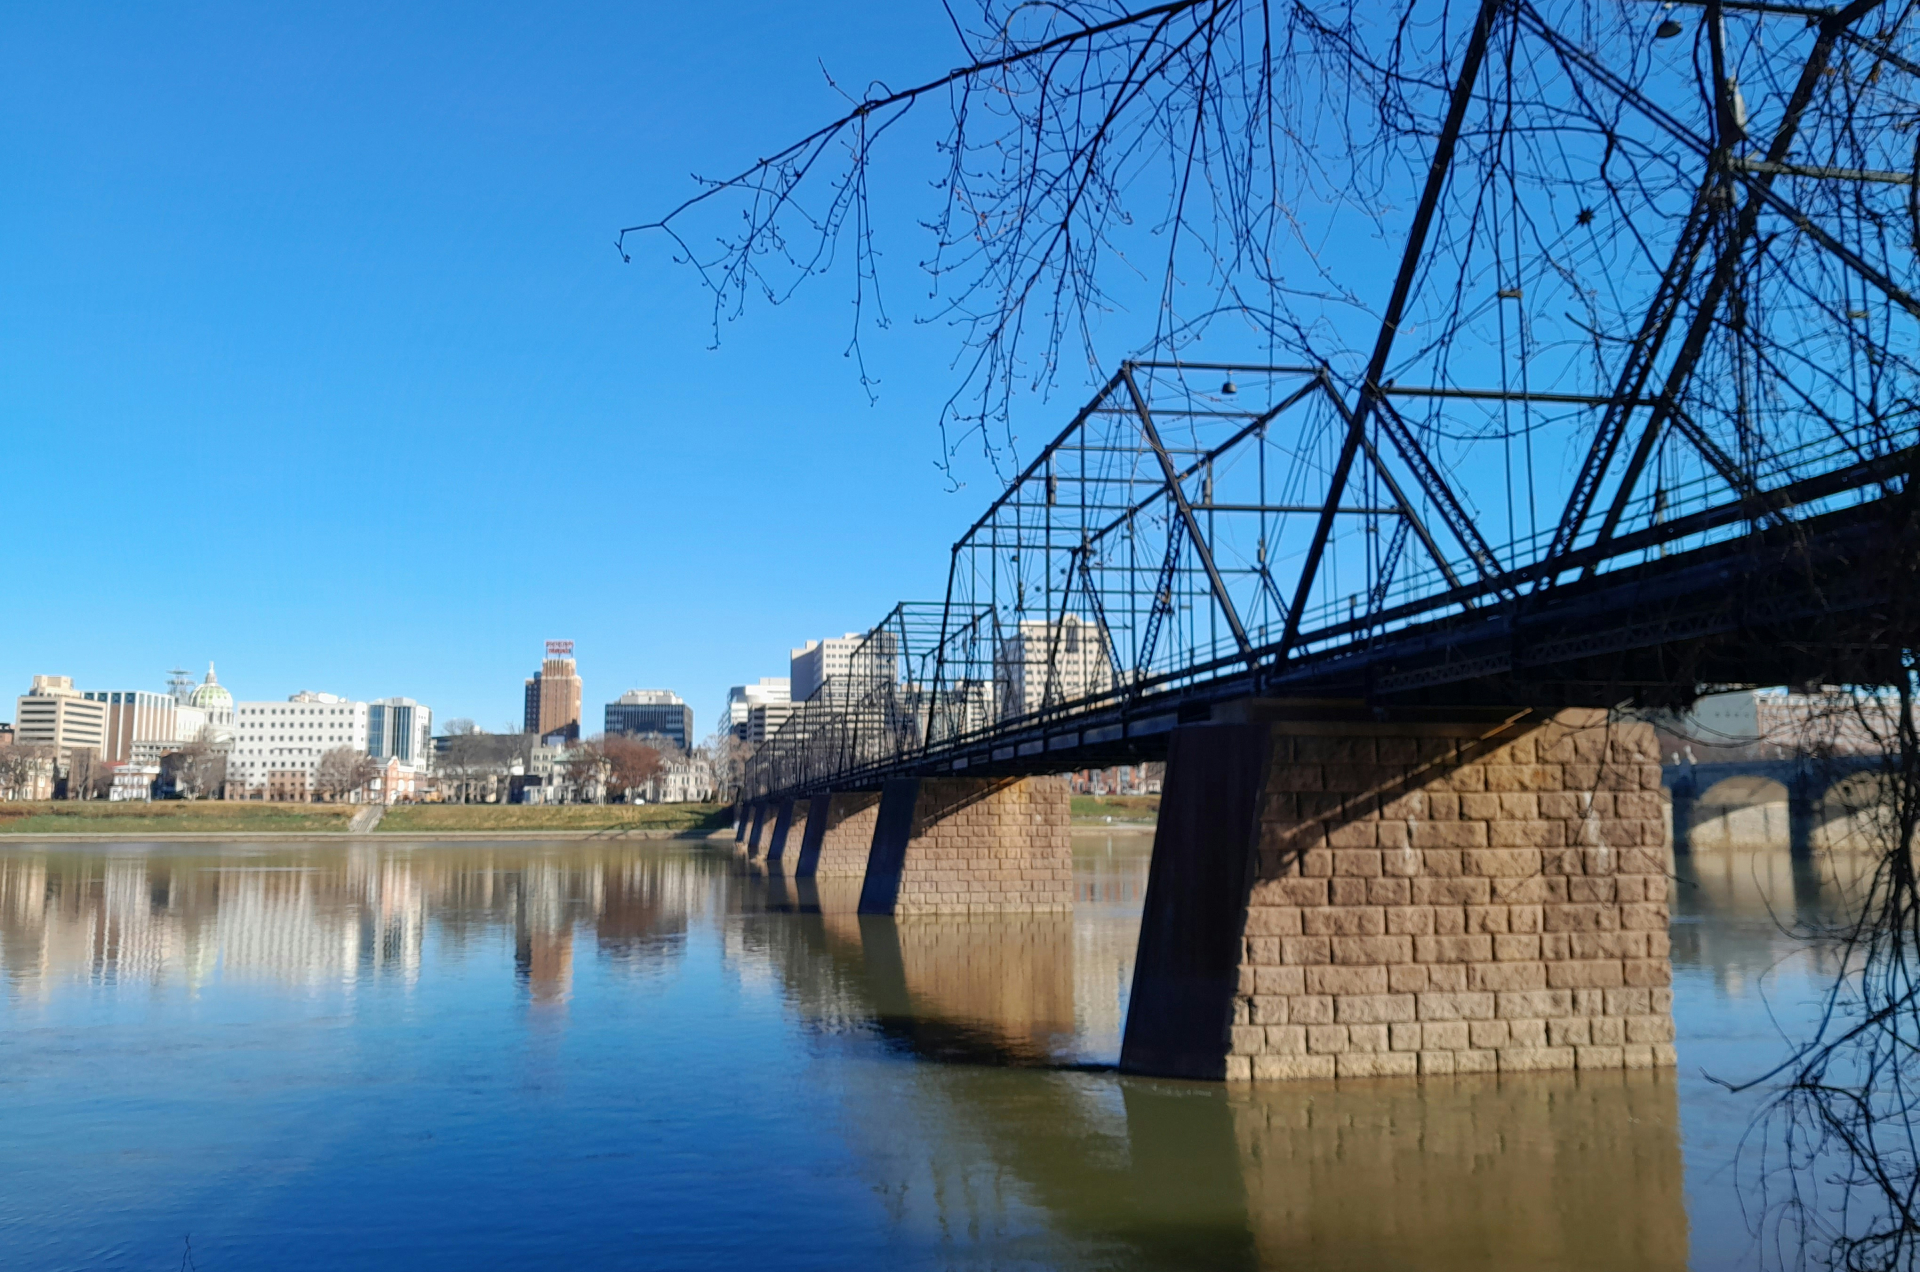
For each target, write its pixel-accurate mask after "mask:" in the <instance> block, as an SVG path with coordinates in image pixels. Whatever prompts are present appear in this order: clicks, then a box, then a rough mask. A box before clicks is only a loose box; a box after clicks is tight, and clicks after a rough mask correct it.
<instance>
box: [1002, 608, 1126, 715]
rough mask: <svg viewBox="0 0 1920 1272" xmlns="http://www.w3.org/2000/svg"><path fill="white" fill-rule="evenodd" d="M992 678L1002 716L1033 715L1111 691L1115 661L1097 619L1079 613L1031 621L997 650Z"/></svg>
mask: <svg viewBox="0 0 1920 1272" xmlns="http://www.w3.org/2000/svg"><path fill="white" fill-rule="evenodd" d="M1049 660H1051V665H1049ZM993 681H994V690H995V695H996V696H997V697H998V698H999V706H1000V714H1001V716H1002V717H1003V718H1008V717H1013V716H1023V715H1030V714H1032V713H1033V712H1035V711H1038V710H1040V709H1041V707H1042V706H1057V705H1059V704H1060V703H1063V702H1073V701H1075V700H1076V699H1080V698H1087V697H1092V696H1094V695H1096V694H1101V693H1107V692H1109V691H1111V690H1112V688H1113V684H1114V679H1113V659H1112V655H1111V653H1110V651H1109V650H1108V647H1107V641H1106V637H1105V635H1104V634H1103V633H1102V632H1101V630H1100V627H1099V625H1098V624H1097V623H1094V622H1091V621H1089V620H1087V619H1084V618H1081V617H1080V616H1079V615H1078V614H1068V615H1066V616H1064V617H1063V618H1061V619H1060V620H1059V621H1058V622H1047V621H1046V620H1044V619H1029V620H1028V621H1026V622H1023V623H1021V624H1019V626H1018V627H1016V628H1015V629H1014V633H1013V634H1012V635H1010V636H1007V637H1005V638H1004V639H1002V640H1001V641H1000V644H999V646H998V648H996V649H995V650H994V654H993Z"/></svg>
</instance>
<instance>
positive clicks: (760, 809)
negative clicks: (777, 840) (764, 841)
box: [747, 800, 768, 858]
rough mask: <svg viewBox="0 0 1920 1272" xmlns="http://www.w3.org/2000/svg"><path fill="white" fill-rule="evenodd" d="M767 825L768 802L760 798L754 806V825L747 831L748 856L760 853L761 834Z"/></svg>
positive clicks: (756, 855) (755, 855)
mask: <svg viewBox="0 0 1920 1272" xmlns="http://www.w3.org/2000/svg"><path fill="white" fill-rule="evenodd" d="M767 828H768V827H767V802H766V801H765V800H760V801H758V802H756V803H755V804H754V806H753V825H752V826H751V827H750V828H749V829H748V831H747V856H748V857H749V858H752V857H758V856H759V855H760V843H761V840H760V834H761V832H762V831H763V830H766V829H767Z"/></svg>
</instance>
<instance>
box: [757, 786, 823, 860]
mask: <svg viewBox="0 0 1920 1272" xmlns="http://www.w3.org/2000/svg"><path fill="white" fill-rule="evenodd" d="M812 811H813V800H812V799H810V798H809V797H807V796H804V795H803V796H800V797H798V798H794V797H789V798H787V799H782V800H776V801H774V806H773V832H772V834H771V835H770V836H769V837H768V839H767V869H768V870H781V871H785V872H786V873H788V874H792V873H794V870H793V864H794V859H795V858H797V857H798V856H799V855H800V843H801V840H803V839H804V838H805V837H806V833H807V819H808V816H809V815H810V814H811V813H812Z"/></svg>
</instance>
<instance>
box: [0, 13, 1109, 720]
mask: <svg viewBox="0 0 1920 1272" xmlns="http://www.w3.org/2000/svg"><path fill="white" fill-rule="evenodd" d="M0 48H4V49H6V50H7V70H6V74H5V75H4V76H0V112H4V123H3V126H0V164H4V168H5V170H6V172H7V174H8V176H7V180H6V182H5V185H4V193H0V241H3V242H4V247H3V248H0V410H4V412H5V430H4V437H5V443H4V444H5V454H6V460H7V465H6V467H7V471H8V472H9V474H10V475H11V477H12V480H11V482H10V483H9V489H8V492H7V496H6V502H7V512H8V522H9V524H10V527H11V529H12V542H13V549H14V557H13V569H12V575H13V581H14V587H13V594H14V595H15V597H16V598H18V599H17V601H16V604H15V605H14V607H13V609H12V612H11V614H10V615H9V621H8V622H7V623H5V624H4V625H0V683H4V684H13V685H17V686H18V688H14V689H5V690H0V694H11V693H17V692H21V691H24V689H25V686H26V682H27V679H28V677H29V676H30V675H32V674H34V673H38V672H50V673H65V674H69V675H72V676H74V677H75V678H76V679H77V680H78V681H80V682H82V683H83V684H84V685H86V686H89V687H101V688H107V687H112V688H153V689H158V688H160V687H161V685H162V682H163V680H164V673H165V671H166V669H167V668H168V667H171V666H173V665H175V664H176V663H178V664H181V665H185V666H188V667H192V668H194V669H196V671H199V670H204V668H205V665H206V662H207V661H208V660H209V659H215V660H218V663H219V668H220V674H221V679H222V680H223V682H225V683H227V684H229V685H230V686H231V687H232V688H233V689H234V690H235V692H236V693H238V694H239V695H240V696H242V697H280V696H283V695H285V694H288V693H290V692H293V691H295V690H298V689H302V688H314V689H323V690H330V691H334V692H340V693H345V694H350V695H353V696H356V697H373V696H380V695H388V694H408V695H412V696H414V697H417V698H419V699H421V700H423V701H425V702H427V703H429V704H430V705H432V706H433V707H434V708H435V709H436V711H437V712H439V714H440V715H441V716H442V717H443V718H445V717H450V716H471V717H473V718H475V719H477V720H479V721H480V722H481V723H482V724H483V725H486V726H487V727H499V726H501V725H504V724H506V723H508V722H510V721H513V720H515V719H517V716H518V712H519V687H520V682H521V680H522V678H523V677H524V676H526V675H527V674H528V673H530V672H531V671H532V670H534V667H535V664H536V662H537V659H538V656H539V652H540V647H541V642H542V641H543V640H545V639H547V638H549V637H566V638H571V639H574V640H576V641H577V642H578V644H579V656H580V662H581V673H582V675H583V677H584V678H585V681H586V694H587V699H588V703H589V717H590V720H589V725H590V727H591V725H592V723H593V720H592V717H594V716H596V715H597V704H598V703H601V702H604V701H606V700H607V699H609V698H610V697H612V696H613V695H615V694H617V693H618V692H620V691H621V690H624V689H627V688H630V687H669V688H673V689H676V690H679V691H680V692H681V693H683V694H684V695H685V696H686V697H687V698H688V700H689V701H690V702H691V703H692V704H693V705H694V707H695V708H696V710H697V712H698V716H699V720H700V724H701V726H702V729H703V731H704V729H705V728H707V727H709V726H710V725H711V723H712V722H713V720H714V718H715V716H716V714H717V713H718V711H719V709H720V704H721V701H722V697H723V695H724V692H725V688H726V686H727V685H728V684H730V683H734V682H737V681H739V680H741V679H743V678H752V677H756V676H760V675H780V674H785V659H786V651H787V649H788V647H789V646H790V645H792V644H795V643H798V642H799V641H801V640H802V639H805V638H808V637H813V636H820V635H827V634H838V633H840V632H842V631H846V630H851V629H854V628H858V627H864V626H866V625H867V624H869V623H871V622H873V621H875V620H876V619H878V618H879V617H880V615H882V614H883V613H884V612H885V610H886V609H887V608H888V606H890V605H891V604H892V602H893V601H895V600H897V599H900V598H901V597H903V596H924V595H935V594H937V591H938V589H939V587H940V586H941V584H942V582H943V580H944V573H943V571H944V566H945V554H946V550H947V548H948V546H949V545H950V544H951V543H952V541H953V539H954V538H955V537H956V535H957V534H958V532H959V531H960V530H961V529H963V528H964V527H965V526H966V524H967V523H969V522H970V521H971V520H972V519H973V517H974V516H976V515H977V514H978V512H979V511H980V509H981V508H982V507H983V506H984V504H985V502H986V500H987V499H988V498H989V497H990V490H989V488H988V487H987V486H986V485H982V484H979V483H975V484H974V485H972V486H970V487H969V488H967V489H965V490H962V491H960V492H958V493H950V492H949V491H948V489H947V484H946V482H945V480H944V479H943V478H942V476H941V475H940V473H939V472H938V471H937V470H936V467H935V460H936V458H937V457H938V454H939V444H938V439H937V435H936V433H935V431H934V423H933V422H934V419H935V416H936V414H937V411H938V407H939V404H940V402H941V401H942V400H943V399H944V397H945V396H946V394H947V393H948V392H949V391H950V390H951V386H952V380H951V376H950V373H949V371H948V362H949V359H950V357H951V343H950V339H949V338H947V337H944V336H943V335H942V334H941V333H940V332H938V331H936V330H934V329H931V328H914V327H912V326H911V325H908V324H899V325H896V326H895V328H894V329H893V330H892V332H890V333H887V334H885V335H884V336H882V337H880V338H878V339H877V340H876V341H875V342H874V343H873V344H872V345H871V346H870V357H871V358H872V359H873V361H874V365H875V366H876V369H877V370H878V372H879V374H880V375H881V377H882V379H883V384H882V388H881V393H880V399H879V402H878V404H877V405H872V406H870V405H869V404H868V402H867V399H866V396H865V395H864V393H863V392H862V390H861V388H860V385H859V383H858V379H857V376H856V374H855V373H854V371H853V369H852V367H851V365H850V364H849V363H848V361H847V360H846V359H845V358H844V357H843V356H842V353H843V349H844V346H845V343H846V334H847V330H848V327H847V323H848V308H847V304H846V295H845V292H844V291H843V290H841V289H839V288H835V287H832V286H825V287H817V288H814V289H812V290H810V291H808V292H806V293H803V294H802V296H801V297H800V298H799V299H798V300H797V301H796V302H795V303H793V304H791V305H789V306H787V307H784V308H781V309H777V310H766V309H761V310H759V311H757V312H753V313H751V314H750V315H749V317H748V318H747V319H746V320H745V321H744V322H741V323H736V324H733V325H732V326H730V327H729V328H728V329H727V330H726V331H725V332H724V335H723V340H722V343H721V345H720V347H719V348H718V349H717V350H714V349H711V348H710V345H711V331H710V328H709V326H708V322H707V319H708V310H707V305H706V302H705V300H704V299H703V296H702V294H701V293H700V292H699V291H698V289H697V287H696V285H695V282H694V279H693V278H692V276H691V275H690V274H689V273H687V272H686V271H684V270H682V269H679V268H677V267H675V266H673V265H672V264H671V263H670V262H669V260H668V258H667V255H666V252H665V251H664V249H663V248H662V247H661V246H660V245H658V244H644V243H643V244H642V245H641V250H639V251H636V252H635V255H634V261H633V263H632V264H629V265H623V264H621V262H620V259H619V257H618V256H617V255H616V253H615V252H614V250H613V247H612V242H611V240H612V238H613V235H614V232H615V231H616V230H617V229H618V227H620V226H622V225H625V224H629V223H632V222H634V221H638V220H644V219H646V218H647V216H648V215H649V214H652V213H656V212H658V211H659V210H661V209H662V208H664V207H665V206H667V205H668V204H669V203H671V202H673V201H677V199H678V198H680V197H682V196H683V195H684V194H685V193H686V192H687V191H688V190H689V189H690V186H689V184H688V180H687V174H688V173H689V171H692V170H701V171H706V172H715V171H718V170H721V169H725V168H728V167H730V166H736V165H738V164H739V163H740V162H741V161H742V160H745V159H750V158H753V157H755V156H757V155H759V154H761V153H764V151H765V150H766V149H767V148H768V147H769V144H770V143H771V142H772V141H773V140H775V139H778V138H783V137H785V136H787V135H789V134H790V133H792V132H793V131H794V130H795V129H796V127H798V126H799V125H801V124H810V123H811V122H813V121H815V120H816V119H824V118H826V117H828V116H829V114H830V113H832V112H833V111H834V108H835V106H836V99H835V98H834V97H833V96H832V94H831V92H830V90H829V89H828V88H827V87H826V86H825V84H824V83H823V80H822V76H821V70H820V65H819V62H820V61H824V62H825V63H826V65H827V66H828V67H829V68H830V69H832V70H833V71H834V72H835V73H836V74H839V75H842V76H845V77H847V78H848V79H849V80H851V81H852V82H854V83H858V82H860V81H861V80H862V79H864V78H865V77H866V76H868V75H873V74H879V73H882V72H885V73H888V74H890V75H896V76H897V75H900V74H902V73H906V72H914V73H924V72H928V71H937V70H939V69H943V68H944V67H946V66H948V65H951V64H952V62H953V60H954V56H953V54H954V49H953V44H952V38H951V36H950V34H949V33H948V31H947V28H946V27H945V19H944V17H943V16H942V15H941V13H940V10H939V7H938V6H937V5H931V4H929V5H889V4H883V3H836V4H831V5H819V4H810V5H803V6H796V5H789V4H765V3H746V2H740V0H734V2H730V3H727V4H724V5H691V6H689V5H641V6H632V5H618V6H616V5H593V4H566V5H540V6H526V5H513V6H502V5H482V4H462V5H458V6H455V5H446V6H435V5H429V4H411V5H398V6H390V5H371V4H362V5H354V4H337V3H336V4H328V5H301V4H281V5H271V6H268V5H246V6H243V5H219V4H198V5H195V4H181V5H172V6H76V5H55V4H37V3H16V4H12V5H8V6H5V8H4V12H0ZM912 259H914V258H912V257H911V256H906V257H904V259H903V260H902V264H910V263H911V260H912ZM900 278H901V279H902V280H903V281H904V282H905V283H906V284H907V288H908V290H911V287H912V284H913V281H914V280H913V279H912V278H911V271H910V270H906V271H902V273H901V274H900ZM1075 391H1076V392H1077V387H1076V389H1075ZM1063 410H1064V408H1063V407H1054V408H1047V409H1045V410H1044V411H1041V412H1040V413H1038V414H1036V416H1035V425H1036V427H1038V426H1040V425H1042V424H1044V426H1045V428H1046V430H1047V431H1051V429H1052V428H1054V427H1057V426H1058V423H1059V422H1060V419H1061V418H1063V417H1062V411H1063Z"/></svg>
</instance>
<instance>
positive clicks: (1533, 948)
mask: <svg viewBox="0 0 1920 1272" xmlns="http://www.w3.org/2000/svg"><path fill="white" fill-rule="evenodd" d="M1264 706H1265V704H1255V705H1254V706H1253V707H1252V708H1250V711H1249V715H1250V718H1251V719H1252V720H1254V721H1255V722H1253V723H1247V724H1208V725H1192V726H1185V727H1182V728H1181V729H1179V730H1177V731H1176V733H1175V735H1174V737H1173V739H1172V746H1171V751H1170V753H1169V756H1168V763H1167V776H1166V786H1165V793H1164V795H1163V798H1162V804H1161V812H1160V824H1159V828H1158V831H1157V833H1156V836H1155V840H1154V852H1153V864H1152V867H1151V871H1150V874H1149V879H1148V885H1147V900H1146V912H1145V915H1144V917H1143V921H1142V925H1141V932H1140V952H1139V958H1138V962H1137V964H1136V967H1135V973H1134V987H1133V997H1132V1002H1131V1005H1130V1008H1129V1013H1128V1018H1127V1029H1126V1036H1125V1041H1124V1044H1123V1047H1122V1053H1121V1068H1122V1069H1125V1070H1129V1071H1133V1072H1143V1073H1157V1074H1168V1075H1177V1076H1184V1077H1198V1078H1229V1079H1248V1078H1252V1079H1285V1078H1319V1077H1348V1076H1387V1075H1413V1074H1438V1073H1484V1072H1503V1073H1504V1072H1512V1071H1523V1070H1542V1069H1573V1068H1581V1069H1620V1068H1647V1067H1653V1066H1658V1065H1670V1064H1672V1063H1673V1062H1674V1058H1673V1046H1672V1042H1673V1022H1672V993H1671V991H1670V989H1669V988H1668V986H1669V981H1670V965H1669V960H1668V940H1667V868H1668V858H1669V852H1668V836H1669V834H1670V832H1671V820H1670V816H1669V812H1668V809H1667V806H1666V804H1665V802H1664V797H1663V793H1662V791H1661V786H1660V767H1659V754H1658V751H1657V748H1656V745H1655V742H1654V737H1653V730H1652V728H1651V726H1649V725H1645V724H1640V723H1627V722H1620V721H1612V722H1610V721H1609V720H1608V717H1607V714H1606V713H1605V712H1594V711H1564V712H1561V713H1560V714H1559V715H1557V716H1554V717H1551V718H1541V717H1535V716H1520V717H1517V718H1516V717H1512V716H1508V717H1507V718H1502V717H1500V716H1492V717H1491V718H1489V717H1487V716H1483V717H1482V718H1481V719H1479V720H1474V719H1471V718H1470V716H1471V714H1472V713H1468V712H1464V711H1462V712H1455V713H1449V714H1451V715H1453V716H1454V718H1453V719H1449V720H1446V721H1436V720H1418V719H1414V720H1407V721H1403V722H1393V721H1387V722H1381V721H1378V720H1373V719H1370V718H1364V719H1354V720H1341V719H1338V718H1331V719H1329V718H1324V716H1323V718H1320V719H1313V720H1303V719H1299V718H1293V719H1272V718H1269V719H1266V720H1262V719H1261V716H1262V714H1263V707H1264ZM1285 711H1286V708H1285V706H1284V705H1283V704H1273V705H1272V708H1271V712H1272V714H1273V715H1282V714H1284V713H1285ZM1463 717H1467V718H1463Z"/></svg>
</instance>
